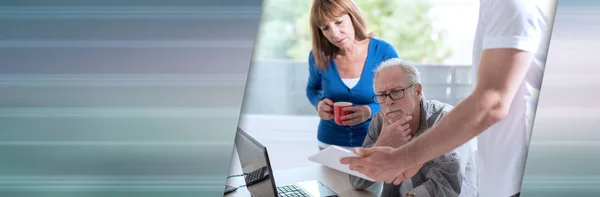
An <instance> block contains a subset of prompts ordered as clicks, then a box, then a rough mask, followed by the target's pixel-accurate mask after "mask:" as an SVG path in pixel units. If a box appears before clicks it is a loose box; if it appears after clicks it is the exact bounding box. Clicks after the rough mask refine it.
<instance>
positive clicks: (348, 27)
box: [306, 0, 398, 149]
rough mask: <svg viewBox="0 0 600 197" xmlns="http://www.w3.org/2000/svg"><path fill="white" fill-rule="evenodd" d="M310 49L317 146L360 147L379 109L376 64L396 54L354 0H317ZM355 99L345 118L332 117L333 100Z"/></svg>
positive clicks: (309, 87)
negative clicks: (317, 119) (369, 27)
mask: <svg viewBox="0 0 600 197" xmlns="http://www.w3.org/2000/svg"><path fill="white" fill-rule="evenodd" d="M310 27H311V33H312V46H313V47H312V51H311V52H310V54H309V57H308V63H309V76H308V84H307V86H306V96H307V97H308V100H309V101H310V102H311V104H312V105H313V106H315V107H316V109H317V111H318V114H319V117H320V118H321V121H320V123H319V127H318V134H317V139H318V140H319V148H320V149H323V148H325V147H327V146H329V145H338V146H342V147H346V148H351V147H360V146H361V145H362V143H363V141H364V139H365V136H366V134H367V132H368V127H369V123H370V121H371V117H372V116H373V115H374V114H375V113H377V112H378V111H379V110H380V107H379V105H378V104H377V103H375V102H374V101H373V99H372V97H373V96H374V95H375V93H374V91H373V69H374V68H375V67H377V66H378V65H379V63H381V62H383V61H385V60H387V59H390V58H397V57H398V54H397V53H396V50H395V49H394V47H393V46H392V45H390V44H389V43H387V42H385V41H384V40H381V39H378V38H374V37H373V35H372V34H370V33H368V32H367V31H366V23H365V20H364V18H363V16H362V13H361V11H360V9H359V8H358V6H356V4H355V3H354V2H353V0H314V2H313V5H312V8H311V13H310ZM341 101H345V102H351V103H352V104H353V106H351V107H347V108H345V109H344V110H346V111H348V112H350V114H349V115H346V116H343V117H342V120H343V122H342V123H341V124H337V123H336V122H335V121H334V120H333V117H334V114H333V103H335V102H341Z"/></svg>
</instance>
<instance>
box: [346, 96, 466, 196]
mask: <svg viewBox="0 0 600 197" xmlns="http://www.w3.org/2000/svg"><path fill="white" fill-rule="evenodd" d="M452 108H453V107H452V106H451V105H448V104H445V103H441V102H439V101H434V100H432V101H429V100H426V99H425V98H423V99H422V100H421V126H420V128H419V131H417V133H416V137H418V136H419V135H420V134H422V133H423V132H425V131H427V130H428V129H429V128H431V127H432V126H433V125H434V124H435V123H436V122H437V121H439V120H440V118H441V117H442V116H443V115H444V114H446V113H448V112H449V111H450V110H451V109H452ZM382 123H383V118H382V116H381V112H379V113H377V114H375V116H374V117H373V120H372V121H371V124H370V126H369V133H368V134H367V136H366V138H365V141H364V143H363V147H371V146H373V145H374V144H375V142H376V141H377V137H378V136H379V134H380V133H381V127H382ZM459 169H460V164H459V158H458V156H457V154H456V153H455V152H449V153H446V154H444V155H442V156H440V157H437V158H435V159H433V160H431V161H428V162H426V163H425V164H423V167H421V169H420V170H419V171H418V172H417V173H416V174H415V175H414V176H413V177H411V178H410V181H408V180H406V181H404V182H402V184H407V185H402V184H400V185H393V184H384V185H383V190H382V192H381V195H380V196H381V197H403V196H402V194H401V187H402V188H408V191H407V194H412V195H414V196H416V197H421V196H426V197H428V196H434V197H442V196H458V195H459V194H460V190H461V180H462V175H461V173H460V170H459ZM350 183H351V184H352V187H354V188H355V189H361V190H362V189H365V188H367V187H369V186H371V185H372V184H373V182H371V181H368V180H365V179H362V178H359V177H356V176H352V175H350ZM405 190H406V189H405Z"/></svg>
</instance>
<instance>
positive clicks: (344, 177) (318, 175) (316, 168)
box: [225, 152, 382, 197]
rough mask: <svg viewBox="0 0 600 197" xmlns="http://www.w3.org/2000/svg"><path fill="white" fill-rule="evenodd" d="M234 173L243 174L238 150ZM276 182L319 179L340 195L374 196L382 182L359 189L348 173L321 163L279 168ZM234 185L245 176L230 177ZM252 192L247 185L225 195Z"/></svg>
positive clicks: (243, 196)
mask: <svg viewBox="0 0 600 197" xmlns="http://www.w3.org/2000/svg"><path fill="white" fill-rule="evenodd" d="M231 167H232V169H231V170H230V172H232V174H241V171H242V170H241V168H240V164H239V161H238V160H237V152H235V153H234V161H232V165H231ZM273 174H274V175H275V176H274V177H275V184H277V185H278V186H282V185H286V184H294V183H297V182H302V181H310V180H319V181H321V182H322V183H323V184H325V185H326V186H327V187H329V188H330V189H331V190H333V191H335V192H336V193H337V194H338V195H339V196H340V197H374V196H378V195H379V193H380V191H381V187H382V184H375V185H373V186H371V187H369V188H368V190H365V191H358V190H355V189H353V188H352V186H351V185H350V182H349V179H348V174H346V173H343V172H340V171H337V170H334V169H331V168H328V167H324V166H321V165H317V164H314V165H311V166H307V167H301V168H294V169H286V170H277V171H274V172H273ZM269 181H270V180H266V181H263V182H260V183H256V184H270V183H269ZM227 183H228V184H230V185H232V186H235V187H237V186H240V185H243V184H244V178H243V177H234V178H230V179H229V180H228V181H227ZM249 196H250V193H249V192H248V190H247V189H246V188H245V187H242V188H239V189H238V190H237V191H235V192H232V193H229V194H227V195H225V197H249Z"/></svg>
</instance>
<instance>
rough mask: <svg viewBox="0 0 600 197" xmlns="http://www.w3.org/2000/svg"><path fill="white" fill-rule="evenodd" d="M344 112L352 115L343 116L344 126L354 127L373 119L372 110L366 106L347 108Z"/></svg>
mask: <svg viewBox="0 0 600 197" xmlns="http://www.w3.org/2000/svg"><path fill="white" fill-rule="evenodd" d="M344 111H346V112H350V114H348V115H345V116H342V117H341V119H342V121H344V123H343V125H346V126H354V125H357V124H360V123H363V122H365V121H367V120H368V119H369V118H371V108H369V106H366V105H361V106H350V107H345V108H344Z"/></svg>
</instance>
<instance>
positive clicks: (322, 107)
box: [317, 98, 333, 120]
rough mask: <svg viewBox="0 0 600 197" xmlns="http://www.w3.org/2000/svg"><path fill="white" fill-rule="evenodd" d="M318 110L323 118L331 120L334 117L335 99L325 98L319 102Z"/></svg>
mask: <svg viewBox="0 0 600 197" xmlns="http://www.w3.org/2000/svg"><path fill="white" fill-rule="evenodd" d="M317 112H319V117H320V118H321V119H323V120H331V119H332V118H333V101H331V100H330V99H328V98H325V99H323V100H321V101H319V102H318V103H317Z"/></svg>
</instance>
